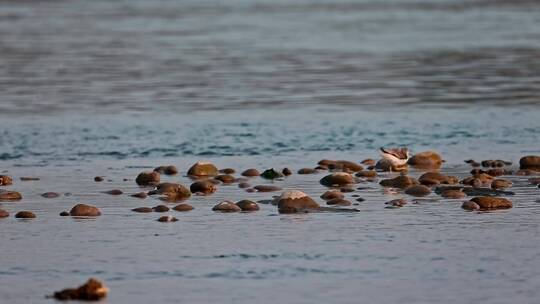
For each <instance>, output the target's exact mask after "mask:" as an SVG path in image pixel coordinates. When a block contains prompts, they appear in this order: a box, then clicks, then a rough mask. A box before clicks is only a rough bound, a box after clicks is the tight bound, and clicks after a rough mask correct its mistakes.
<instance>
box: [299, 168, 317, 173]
mask: <svg viewBox="0 0 540 304" xmlns="http://www.w3.org/2000/svg"><path fill="white" fill-rule="evenodd" d="M314 173H317V170H315V169H313V168H302V169H300V170H298V174H314Z"/></svg>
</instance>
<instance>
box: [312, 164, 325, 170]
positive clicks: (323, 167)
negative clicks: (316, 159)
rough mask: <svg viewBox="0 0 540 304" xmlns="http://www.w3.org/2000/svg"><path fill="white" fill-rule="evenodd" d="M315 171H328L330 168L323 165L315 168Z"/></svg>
mask: <svg viewBox="0 0 540 304" xmlns="http://www.w3.org/2000/svg"><path fill="white" fill-rule="evenodd" d="M315 170H328V167H327V166H323V165H318V166H317V167H315Z"/></svg>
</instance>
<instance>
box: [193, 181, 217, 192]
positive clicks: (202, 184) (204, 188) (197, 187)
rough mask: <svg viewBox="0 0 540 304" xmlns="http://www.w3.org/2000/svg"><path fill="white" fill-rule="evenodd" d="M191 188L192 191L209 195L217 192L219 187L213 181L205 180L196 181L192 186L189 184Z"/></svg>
mask: <svg viewBox="0 0 540 304" xmlns="http://www.w3.org/2000/svg"><path fill="white" fill-rule="evenodd" d="M189 189H190V190H191V192H192V193H197V194H203V195H209V194H212V193H214V192H216V190H217V187H216V185H214V184H213V183H211V182H209V181H207V180H205V181H197V182H194V183H193V184H191V186H189Z"/></svg>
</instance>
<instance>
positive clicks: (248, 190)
mask: <svg viewBox="0 0 540 304" xmlns="http://www.w3.org/2000/svg"><path fill="white" fill-rule="evenodd" d="M255 191H256V190H255V189H253V188H247V189H246V192H248V193H252V192H255Z"/></svg>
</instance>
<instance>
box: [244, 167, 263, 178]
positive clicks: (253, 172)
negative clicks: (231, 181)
mask: <svg viewBox="0 0 540 304" xmlns="http://www.w3.org/2000/svg"><path fill="white" fill-rule="evenodd" d="M259 175H261V173H260V172H259V170H257V169H253V168H251V169H247V170H245V171H244V172H242V176H247V177H255V176H259Z"/></svg>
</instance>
